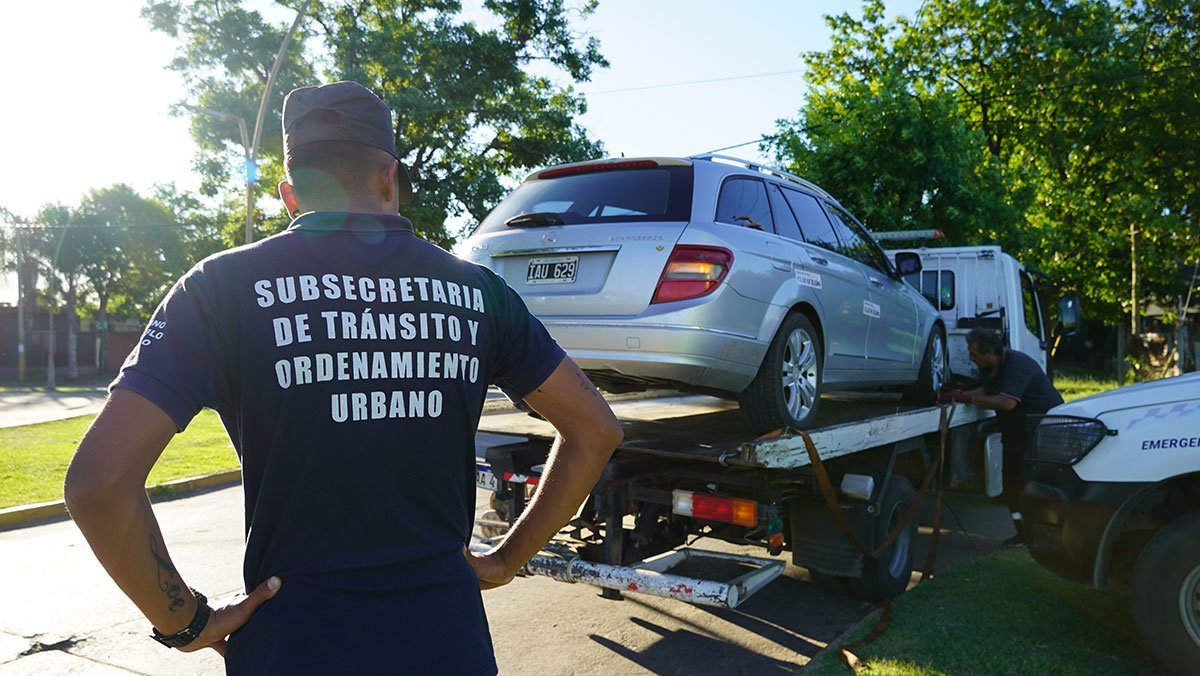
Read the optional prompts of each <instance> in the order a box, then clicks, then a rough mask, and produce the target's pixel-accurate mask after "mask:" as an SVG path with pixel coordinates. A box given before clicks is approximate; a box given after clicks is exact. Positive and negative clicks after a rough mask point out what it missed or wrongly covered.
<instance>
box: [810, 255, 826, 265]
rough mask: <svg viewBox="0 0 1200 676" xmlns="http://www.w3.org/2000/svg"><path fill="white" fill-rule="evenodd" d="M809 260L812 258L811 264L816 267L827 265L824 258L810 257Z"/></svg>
mask: <svg viewBox="0 0 1200 676" xmlns="http://www.w3.org/2000/svg"><path fill="white" fill-rule="evenodd" d="M810 258H812V260H813V262H814V263H816V264H817V265H829V260H828V259H826V258H817V257H816V256H810Z"/></svg>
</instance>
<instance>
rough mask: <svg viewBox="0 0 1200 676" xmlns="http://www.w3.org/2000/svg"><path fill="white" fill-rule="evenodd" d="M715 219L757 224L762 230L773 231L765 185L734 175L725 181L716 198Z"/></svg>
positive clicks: (747, 224) (744, 224)
mask: <svg viewBox="0 0 1200 676" xmlns="http://www.w3.org/2000/svg"><path fill="white" fill-rule="evenodd" d="M716 220H717V222H718V223H732V224H733V225H741V226H753V225H754V224H758V225H759V226H760V227H761V228H762V229H763V230H766V231H768V232H774V231H775V224H774V222H773V221H772V219H771V207H770V206H769V205H768V203H767V188H766V186H765V185H764V184H763V182H762V181H759V180H757V179H753V178H738V177H734V178H731V179H729V180H728V181H725V184H724V185H722V186H721V194H720V196H719V197H718V198H717V219H716Z"/></svg>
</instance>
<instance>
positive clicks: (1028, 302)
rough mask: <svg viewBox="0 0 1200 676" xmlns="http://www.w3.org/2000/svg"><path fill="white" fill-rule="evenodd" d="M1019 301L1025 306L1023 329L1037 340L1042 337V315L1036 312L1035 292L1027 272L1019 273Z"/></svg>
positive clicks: (1031, 279)
mask: <svg viewBox="0 0 1200 676" xmlns="http://www.w3.org/2000/svg"><path fill="white" fill-rule="evenodd" d="M1021 300H1022V301H1023V304H1024V306H1025V328H1027V329H1029V332H1030V333H1032V334H1033V335H1035V336H1037V337H1038V338H1044V337H1045V336H1043V335H1042V314H1041V312H1039V311H1038V301H1037V291H1036V290H1035V289H1034V286H1033V278H1032V277H1030V275H1029V273H1028V272H1021Z"/></svg>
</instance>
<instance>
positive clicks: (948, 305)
mask: <svg viewBox="0 0 1200 676" xmlns="http://www.w3.org/2000/svg"><path fill="white" fill-rule="evenodd" d="M904 281H905V282H907V283H908V285H909V286H911V287H912V288H914V289H916V290H917V291H920V292H921V295H923V296H925V297H926V298H928V299H929V302H931V303H933V305H934V307H936V308H937V309H939V310H953V309H954V271H953V270H922V271H921V272H914V273H912V274H909V275H904Z"/></svg>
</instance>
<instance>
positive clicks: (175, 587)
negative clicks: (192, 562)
mask: <svg viewBox="0 0 1200 676" xmlns="http://www.w3.org/2000/svg"><path fill="white" fill-rule="evenodd" d="M162 550H163V553H160V551H159V544H158V542H156V541H155V540H154V538H153V537H151V538H150V556H153V557H154V563H155V564H156V566H157V572H156V574H157V576H158V588H159V589H161V590H162V591H163V592H164V593H165V594H166V595H167V598H168V599H170V602H169V603H168V604H167V609H168V610H170V611H171V612H175V611H176V610H179V609H180V608H182V607H183V604H184V600H183V599H182V598H180V596H181V595H182V594H183V587H182V586H180V585H179V583H177V582H175V580H173V579H172V578H175V579H178V578H179V572H178V571H176V570H175V566H172V565H171V562H170V561H168V560H167V558H166V556H164V553H165V551H166V547H165V546H164V547H162ZM163 573H166V576H167V578H166V579H165V580H164V579H163Z"/></svg>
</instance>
